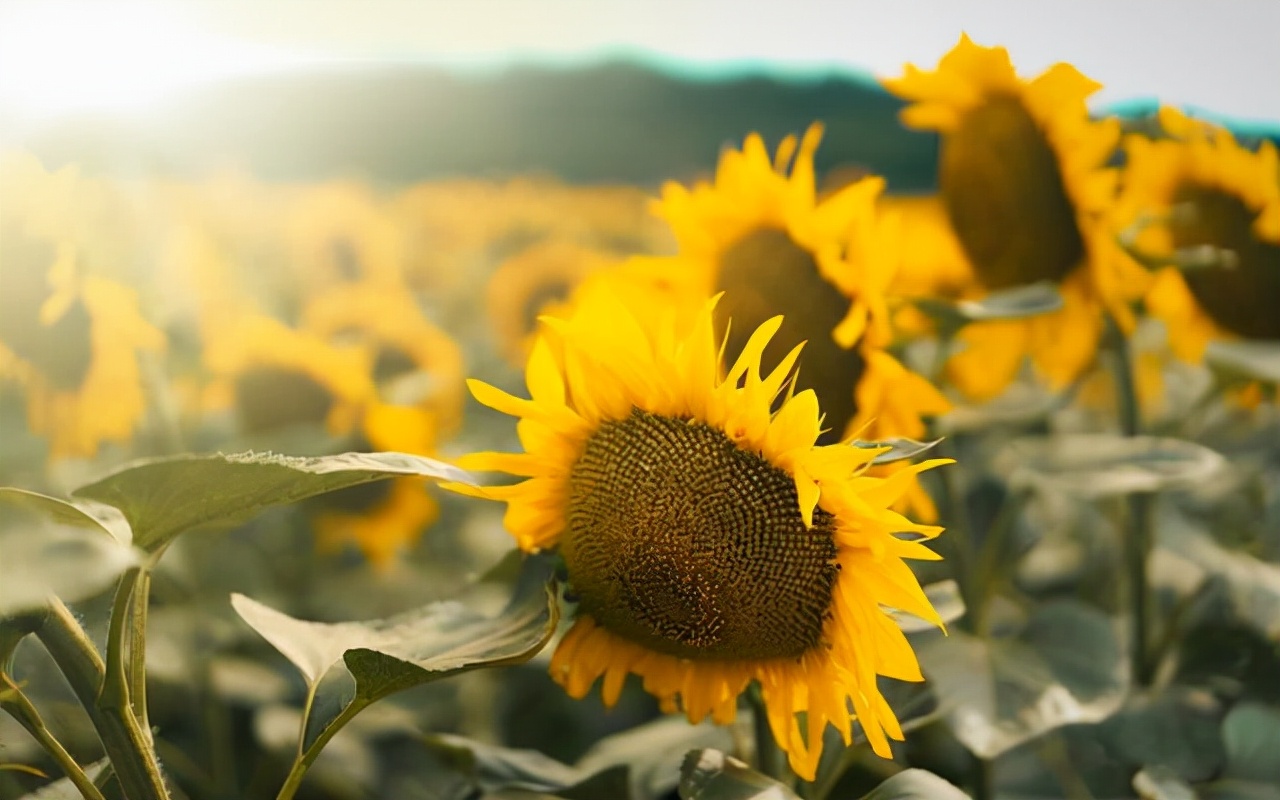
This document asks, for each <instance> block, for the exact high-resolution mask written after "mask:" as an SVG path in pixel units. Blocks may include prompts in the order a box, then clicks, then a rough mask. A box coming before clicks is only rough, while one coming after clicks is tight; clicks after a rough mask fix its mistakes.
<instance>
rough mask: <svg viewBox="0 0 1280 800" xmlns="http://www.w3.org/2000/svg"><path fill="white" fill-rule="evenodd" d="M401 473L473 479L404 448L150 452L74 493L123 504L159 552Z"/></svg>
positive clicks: (144, 540) (138, 540)
mask: <svg viewBox="0 0 1280 800" xmlns="http://www.w3.org/2000/svg"><path fill="white" fill-rule="evenodd" d="M403 475H421V476H423V477H426V478H435V479H438V480H449V481H456V482H460V483H467V484H473V483H474V481H473V480H472V478H471V477H470V476H469V475H468V474H467V473H466V472H464V471H462V470H460V469H458V468H457V467H454V466H451V465H449V464H446V463H444V462H442V461H436V460H434V459H430V458H425V457H423V456H413V455H408V454H405V453H343V454H341V455H333V456H319V457H315V458H293V457H289V456H280V455H273V454H259V453H238V454H233V455H212V456H175V457H171V458H156V459H147V460H143V461H139V462H135V463H133V464H130V465H128V466H125V467H123V468H122V469H120V470H118V471H116V472H113V473H112V474H110V475H108V476H107V477H105V478H102V479H101V480H98V481H96V482H94V483H91V484H89V485H88V486H82V487H80V488H79V489H77V490H76V491H75V492H73V494H74V495H75V496H76V497H78V498H88V499H91V500H97V501H99V502H102V503H107V504H108V505H112V506H115V507H116V508H118V509H120V511H121V512H123V513H124V516H125V518H126V519H127V520H128V521H129V524H130V525H131V526H132V528H133V537H134V539H133V541H134V544H135V545H137V546H138V547H140V548H142V549H143V550H146V551H148V552H154V551H156V550H158V549H159V548H161V547H164V546H165V545H166V544H168V543H169V542H170V541H172V540H173V539H174V538H175V537H176V536H178V535H179V534H181V533H184V532H185V531H188V530H192V529H194V528H199V527H202V526H206V525H227V526H229V525H235V524H238V523H241V522H244V521H246V520H248V519H250V518H251V517H253V516H254V515H256V514H257V513H258V512H260V511H262V510H263V509H265V508H268V507H270V506H276V505H284V504H287V503H295V502H297V501H299V500H304V499H306V498H308V497H314V496H315V495H318V494H324V493H325V492H332V491H334V490H337V489H345V488H347V487H348V486H356V485H359V484H362V483H370V482H372V481H378V480H385V479H387V478H393V477H396V476H403Z"/></svg>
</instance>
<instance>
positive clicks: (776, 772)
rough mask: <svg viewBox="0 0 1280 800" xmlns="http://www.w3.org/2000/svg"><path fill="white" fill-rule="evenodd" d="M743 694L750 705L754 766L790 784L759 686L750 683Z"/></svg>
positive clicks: (787, 770) (787, 768)
mask: <svg viewBox="0 0 1280 800" xmlns="http://www.w3.org/2000/svg"><path fill="white" fill-rule="evenodd" d="M745 695H746V698H747V703H748V704H749V705H750V706H751V730H752V732H753V733H754V734H755V740H756V768H757V769H758V770H760V772H761V773H762V774H764V775H768V776H769V777H770V778H773V779H775V780H780V781H782V782H784V783H787V785H791V784H790V780H791V770H790V768H789V767H788V766H787V762H786V759H785V758H784V756H783V753H782V748H780V747H778V743H777V741H775V740H774V738H773V731H772V730H771V729H770V728H769V713H768V711H767V710H766V709H765V705H764V695H763V694H761V693H760V687H759V686H757V685H755V684H752V685H751V686H750V687H749V688H748V689H747V691H746V693H745Z"/></svg>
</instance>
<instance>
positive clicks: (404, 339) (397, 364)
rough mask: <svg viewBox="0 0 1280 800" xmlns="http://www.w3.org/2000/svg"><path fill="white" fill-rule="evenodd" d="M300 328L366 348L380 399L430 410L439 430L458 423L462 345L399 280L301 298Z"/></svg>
mask: <svg viewBox="0 0 1280 800" xmlns="http://www.w3.org/2000/svg"><path fill="white" fill-rule="evenodd" d="M302 327H303V328H304V329H305V330H307V331H311V332H314V333H315V334H317V335H318V336H320V337H322V338H324V339H327V340H330V341H335V342H341V343H346V344H359V345H361V346H363V347H365V348H366V349H368V350H370V351H371V352H372V358H373V379H374V382H375V384H376V387H377V390H378V394H379V396H380V400H381V402H383V403H386V404H391V405H396V406H411V407H417V408H421V409H423V410H424V411H428V412H430V413H431V414H432V415H433V416H434V417H435V423H436V424H437V425H438V426H439V427H440V428H441V432H442V433H448V432H452V431H455V430H457V428H458V426H459V425H461V422H462V406H463V402H464V400H465V398H464V393H463V374H462V373H463V367H462V350H461V349H460V348H459V347H458V345H457V343H456V342H454V341H453V339H452V338H450V337H449V335H448V334H446V333H445V332H444V331H443V330H441V329H440V328H438V327H436V326H435V325H433V324H431V322H430V321H429V320H428V319H427V318H426V316H425V315H424V314H423V312H422V308H421V306H419V304H418V302H417V300H415V299H414V296H413V294H412V293H411V292H410V291H409V290H408V289H407V288H405V287H404V286H403V285H401V284H399V283H386V284H377V283H373V282H370V281H360V282H357V283H355V284H351V285H348V286H345V287H342V288H340V289H334V290H331V291H327V292H322V293H320V294H318V295H317V296H315V297H313V298H311V299H310V300H309V301H308V302H307V304H306V306H305V308H304V309H303V312H302ZM389 449H394V448H389Z"/></svg>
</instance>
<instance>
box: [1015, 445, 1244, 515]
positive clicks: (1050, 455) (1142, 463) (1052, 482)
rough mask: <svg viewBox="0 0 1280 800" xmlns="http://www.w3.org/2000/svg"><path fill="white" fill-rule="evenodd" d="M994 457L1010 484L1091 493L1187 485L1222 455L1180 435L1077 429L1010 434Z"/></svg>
mask: <svg viewBox="0 0 1280 800" xmlns="http://www.w3.org/2000/svg"><path fill="white" fill-rule="evenodd" d="M995 463H996V467H997V468H998V469H1002V470H1004V471H1005V472H1006V473H1007V474H1008V475H1009V485H1010V487H1011V488H1014V489H1023V488H1030V489H1037V490H1041V491H1049V492H1060V493H1063V494H1068V495H1073V496H1076V497H1083V498H1089V499H1093V498H1100V497H1114V496H1118V495H1126V494H1132V493H1137V492H1159V491H1165V490H1169V489H1181V488H1188V487H1191V486H1195V485H1197V484H1200V483H1202V482H1203V481H1205V480H1206V479H1208V478H1210V477H1212V476H1213V475H1214V474H1215V473H1217V472H1218V471H1219V470H1220V469H1222V468H1223V467H1224V466H1225V464H1226V461H1225V459H1223V457H1222V456H1221V455H1219V454H1218V453H1216V452H1214V451H1213V450H1210V449H1209V448H1207V447H1205V446H1203V445H1200V444H1196V443H1195V442H1188V441H1185V440H1182V439H1168V438H1158V437H1154V436H1120V435H1116V434H1106V433H1077V434H1058V435H1054V436H1025V437H1021V438H1018V439H1015V440H1013V441H1012V442H1009V443H1008V444H1007V445H1005V447H1004V449H1003V450H1002V451H1001V452H1000V453H999V455H997V457H996V462H995Z"/></svg>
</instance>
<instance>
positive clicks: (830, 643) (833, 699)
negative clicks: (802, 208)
mask: <svg viewBox="0 0 1280 800" xmlns="http://www.w3.org/2000/svg"><path fill="white" fill-rule="evenodd" d="M629 299H630V301H631V303H633V304H634V303H636V302H637V301H636V300H635V298H629ZM714 305H715V301H711V302H709V303H707V304H706V305H705V306H704V307H703V309H702V310H701V311H700V312H699V313H698V314H697V315H696V318H695V320H694V321H693V324H692V325H691V327H689V328H688V329H687V330H686V331H684V332H681V331H678V330H677V329H676V327H675V325H674V324H673V322H674V316H673V314H672V312H671V311H670V310H669V309H664V308H662V307H657V308H643V307H640V306H638V305H636V306H630V307H629V306H627V305H624V304H623V302H622V301H621V300H619V299H618V298H617V297H616V296H615V295H613V294H612V293H611V292H608V291H599V292H596V293H594V294H593V295H591V296H588V297H585V298H583V301H582V302H581V303H580V304H578V305H577V306H576V308H575V310H574V312H573V314H572V315H571V316H570V317H569V318H568V319H565V320H555V319H550V320H549V322H548V323H547V324H548V329H549V330H548V332H547V334H546V335H545V336H544V337H542V338H540V339H539V340H538V342H537V343H536V344H535V345H534V348H533V351H532V353H531V355H530V358H529V362H528V366H527V382H528V386H529V391H530V394H531V397H532V399H529V400H524V399H520V398H516V397H513V396H510V395H508V394H506V393H504V392H502V391H500V390H497V389H495V388H493V387H491V386H489V385H487V384H484V383H481V382H479V381H472V382H471V384H470V385H471V389H472V392H473V393H474V394H475V396H476V398H477V399H478V400H480V401H481V402H482V403H485V404H486V405H489V406H491V407H493V408H495V409H497V410H499V411H503V412H505V413H508V414H511V415H513V416H516V417H519V418H520V422H519V425H518V428H517V430H518V432H519V434H520V439H521V443H522V444H523V446H524V449H525V452H523V453H479V454H475V455H473V456H470V457H467V458H465V459H464V464H465V465H466V466H468V467H471V468H475V469H482V470H495V471H501V472H507V473H510V474H513V475H519V476H523V477H525V478H527V480H524V481H523V482H521V483H518V484H516V485H513V486H505V487H489V488H473V487H463V486H455V487H452V488H454V489H456V490H457V491H461V492H463V493H467V494H472V495H476V496H481V497H487V498H491V499H498V500H504V501H506V502H507V504H508V507H507V513H506V525H507V528H508V530H509V531H510V532H511V533H512V534H513V535H514V536H515V538H516V540H517V542H518V544H519V546H520V547H521V548H522V549H523V550H526V551H537V550H540V549H543V548H551V547H557V546H558V547H559V548H560V552H561V554H562V556H563V558H564V561H565V564H566V566H567V568H568V575H569V582H570V584H571V587H572V591H573V593H574V594H575V595H576V596H577V597H578V599H579V602H578V612H577V618H576V620H575V623H574V626H573V628H572V629H571V630H570V631H569V632H568V633H567V634H566V635H565V637H564V639H563V640H562V641H561V642H560V645H559V647H558V648H557V650H556V652H555V654H554V656H553V658H552V662H551V671H552V675H553V677H554V678H555V679H556V680H557V681H558V682H559V683H560V684H561V685H562V686H564V687H565V689H566V691H567V692H568V693H569V694H570V695H571V696H572V697H575V698H581V697H584V696H585V695H586V694H587V693H588V692H589V691H590V688H591V686H592V685H593V683H594V682H595V680H596V679H597V678H603V689H602V695H603V699H604V702H605V703H606V705H613V704H614V703H615V702H616V701H617V699H618V697H619V693H620V691H621V689H622V685H623V682H624V680H625V678H626V676H627V675H628V674H636V675H638V676H640V677H641V678H642V679H643V681H644V687H645V689H646V690H647V691H649V692H650V693H652V694H653V695H655V696H656V697H657V698H659V700H660V701H661V702H662V703H663V705H664V707H666V708H670V709H674V708H676V707H677V706H680V707H683V709H684V711H685V713H686V714H687V715H688V717H689V719H690V720H691V721H693V722H697V721H699V720H702V719H704V718H705V717H707V716H711V717H712V718H713V719H715V720H716V721H717V722H720V723H727V722H729V721H731V720H732V719H733V717H734V714H735V705H736V701H737V698H738V696H739V695H740V694H741V693H742V692H743V691H744V690H745V689H746V688H747V686H748V684H749V683H750V682H751V681H753V680H754V681H757V682H758V683H759V684H760V687H761V690H762V692H763V696H764V700H765V704H766V707H767V709H768V719H769V724H770V726H771V729H772V731H773V735H774V737H775V738H776V740H777V741H778V743H779V745H780V746H781V747H782V748H783V749H784V750H785V751H786V752H787V754H788V757H789V759H790V762H791V765H792V767H793V768H794V769H795V771H796V772H797V774H799V775H801V776H802V777H804V778H806V779H810V780H812V779H813V777H814V774H815V771H816V768H817V763H818V759H819V758H820V757H821V753H822V736H823V733H824V731H825V729H826V727H827V725H828V724H831V725H834V726H835V727H836V729H837V730H839V731H840V733H841V734H842V736H843V737H844V739H845V741H846V742H848V741H850V738H851V729H850V708H851V707H852V710H853V714H855V715H856V717H857V719H858V720H859V721H860V722H861V725H862V728H863V730H864V731H865V733H866V736H867V739H868V741H869V742H870V743H871V746H872V748H873V749H874V750H875V752H876V753H878V754H880V755H881V756H885V757H888V756H890V755H891V753H890V749H889V743H888V739H889V738H894V739H899V740H900V739H901V738H902V732H901V730H900V728H899V726H898V723H897V720H896V718H895V716H894V713H893V711H892V709H890V708H889V705H888V703H887V702H886V701H885V699H884V697H883V696H882V695H881V694H880V691H879V689H878V688H877V686H876V677H877V676H878V675H886V676H891V677H894V678H898V679H901V680H914V681H918V680H921V675H920V671H919V667H918V665H917V662H916V658H915V654H914V653H913V652H912V649H911V646H910V644H909V643H908V642H907V640H906V638H905V637H904V636H903V634H902V632H901V630H899V628H898V626H897V625H896V624H895V622H894V621H893V619H892V618H891V617H890V616H889V615H888V614H887V613H886V611H885V610H884V607H886V606H888V607H894V608H899V609H902V610H904V611H907V612H909V613H912V614H915V615H917V616H919V617H921V618H924V619H927V620H930V621H933V622H935V623H939V622H940V621H939V618H938V615H937V613H936V612H935V610H934V609H933V607H932V606H931V605H930V603H929V601H928V599H927V598H926V597H925V595H924V594H923V592H922V590H921V589H920V586H919V584H918V583H917V582H916V579H915V577H914V575H913V574H912V572H911V570H910V569H909V568H908V567H907V565H906V563H905V562H904V560H903V559H906V558H915V559H936V558H937V556H936V555H935V554H934V553H933V552H932V551H930V550H929V549H928V548H927V547H925V545H924V544H923V543H922V542H921V541H919V540H918V539H919V538H921V537H933V536H936V535H937V534H938V533H939V532H940V530H941V529H939V528H936V527H930V526H926V525H920V524H917V523H913V522H911V521H910V520H908V519H906V518H904V517H902V516H901V515H899V514H897V513H895V512H893V511H890V510H889V509H888V506H889V505H890V504H891V503H893V502H894V501H895V500H897V499H898V497H899V496H900V495H901V494H902V492H903V491H905V489H906V487H907V484H908V482H909V479H910V478H911V477H912V476H914V475H915V474H916V473H918V472H919V471H921V470H924V469H928V468H930V467H932V466H935V465H937V464H939V463H942V462H939V461H931V462H926V463H923V464H919V465H916V466H913V467H911V468H910V469H909V470H906V471H903V472H901V473H899V474H897V475H895V476H893V477H892V478H887V479H885V478H874V477H869V476H867V475H866V474H865V470H866V468H867V466H868V465H869V463H870V461H871V459H872V458H873V457H874V455H875V453H876V452H877V451H874V450H865V449H861V448H856V447H850V446H847V445H831V446H825V447H821V446H816V445H815V441H816V439H817V438H818V434H819V430H820V427H821V417H820V414H819V410H818V401H817V397H816V395H815V394H814V393H813V391H811V390H805V391H801V392H798V393H796V392H795V387H794V386H792V387H791V388H790V389H789V390H788V391H787V392H786V393H785V396H784V399H783V402H782V403H781V405H778V406H776V411H775V399H776V398H778V396H779V395H780V394H781V393H782V390H783V387H784V386H785V385H786V384H787V383H788V381H789V380H791V378H792V377H793V376H792V367H793V366H794V364H795V363H796V359H797V358H798V356H799V353H800V349H801V348H800V346H796V347H795V348H793V349H792V350H791V351H790V352H789V353H787V354H786V355H785V356H783V357H782V358H781V359H779V361H778V365H777V367H776V368H775V369H773V370H772V371H771V372H769V373H768V374H767V375H762V373H761V367H760V360H761V358H762V355H763V353H764V351H765V350H766V348H767V347H768V346H769V344H770V341H771V340H772V339H773V338H774V336H775V335H776V334H777V333H778V331H779V329H780V327H781V325H782V324H784V323H783V321H782V320H781V319H780V318H777V317H775V318H773V319H770V320H768V321H766V322H765V323H764V324H763V325H761V326H760V327H759V328H758V329H757V330H756V331H755V332H754V333H752V335H751V336H750V337H749V338H748V340H747V344H746V346H745V347H744V349H743V351H742V353H741V355H740V356H739V357H738V359H737V361H736V362H735V363H734V365H733V367H732V368H730V369H729V370H728V371H727V372H725V371H724V369H723V364H722V362H721V354H722V351H721V350H720V347H719V345H718V337H717V335H716V332H715V326H714V324H713V321H712V315H713V311H714ZM899 533H910V534H913V536H912V539H911V540H907V539H902V538H899V536H898V534H899ZM801 712H805V713H806V717H805V723H804V726H803V729H802V727H801V724H800V722H799V720H798V719H797V715H798V714H800V713H801Z"/></svg>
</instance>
